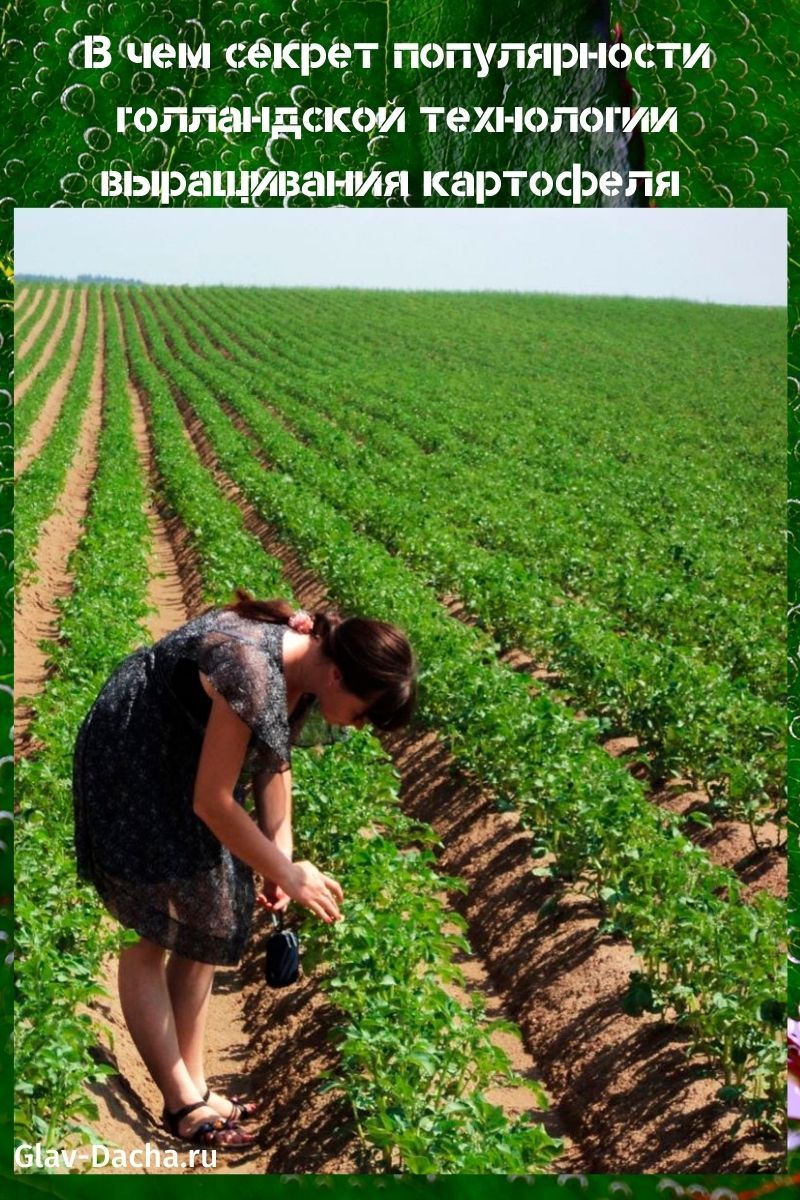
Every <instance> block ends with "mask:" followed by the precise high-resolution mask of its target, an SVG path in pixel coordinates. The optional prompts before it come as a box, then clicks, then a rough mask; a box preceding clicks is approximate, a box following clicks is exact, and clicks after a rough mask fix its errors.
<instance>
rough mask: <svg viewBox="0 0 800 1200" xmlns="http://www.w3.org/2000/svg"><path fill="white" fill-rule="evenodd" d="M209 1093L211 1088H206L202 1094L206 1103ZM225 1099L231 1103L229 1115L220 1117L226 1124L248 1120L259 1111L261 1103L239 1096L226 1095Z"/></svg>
mask: <svg viewBox="0 0 800 1200" xmlns="http://www.w3.org/2000/svg"><path fill="white" fill-rule="evenodd" d="M210 1095H211V1088H206V1094H205V1096H203V1099H204V1100H205V1102H206V1104H207V1103H208V1099H209V1096H210ZM225 1099H226V1100H228V1101H229V1102H230V1103H231V1104H232V1105H233V1108H232V1109H231V1113H230V1116H228V1117H221V1118H220V1120H222V1121H224V1122H225V1124H226V1125H235V1124H236V1123H237V1121H249V1120H250V1119H251V1117H255V1116H256V1115H257V1114H258V1113H259V1112H260V1111H261V1103H260V1101H258V1100H242V1098H241V1096H226V1097H225Z"/></svg>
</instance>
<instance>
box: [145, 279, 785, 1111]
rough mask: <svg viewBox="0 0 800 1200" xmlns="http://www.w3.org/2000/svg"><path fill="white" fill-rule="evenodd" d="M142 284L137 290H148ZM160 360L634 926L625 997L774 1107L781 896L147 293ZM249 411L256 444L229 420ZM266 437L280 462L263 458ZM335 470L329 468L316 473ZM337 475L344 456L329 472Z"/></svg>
mask: <svg viewBox="0 0 800 1200" xmlns="http://www.w3.org/2000/svg"><path fill="white" fill-rule="evenodd" d="M134 295H136V293H134ZM136 307H137V311H138V317H139V320H140V321H141V323H142V328H143V330H144V332H145V334H146V337H147V339H148V346H149V353H150V354H151V355H152V359H153V363H154V364H155V365H156V366H157V368H158V369H159V371H160V372H161V373H162V374H163V375H164V377H165V378H166V379H168V380H169V381H170V384H171V386H172V388H173V389H174V391H175V393H176V395H177V396H179V397H180V398H181V399H182V401H183V402H185V403H186V404H188V405H190V406H191V408H192V409H193V411H194V413H195V414H196V415H197V417H198V418H199V420H200V421H201V422H202V425H203V427H204V429H205V432H206V436H207V437H208V438H209V440H210V443H211V445H212V446H213V449H214V453H215V454H216V455H217V456H218V458H219V461H220V463H221V465H222V467H223V469H224V470H225V471H226V472H227V473H228V474H229V475H230V477H231V479H232V480H233V481H234V483H235V484H236V485H237V487H238V488H239V489H240V491H241V493H242V495H243V496H244V497H245V499H246V500H247V501H248V502H250V503H251V504H252V505H253V507H254V509H255V510H256V511H257V512H259V513H260V514H261V515H262V516H263V517H264V519H266V520H267V521H270V522H271V523H273V525H275V526H276V527H277V528H278V529H279V530H280V531H281V532H282V534H283V535H284V536H285V537H287V539H289V540H290V541H292V542H293V543H294V544H295V545H296V546H297V548H298V550H299V551H300V552H301V554H302V555H303V557H304V559H305V561H306V562H307V563H308V565H309V567H310V568H311V569H312V570H314V571H316V572H317V573H318V574H319V576H320V577H321V578H323V579H324V580H325V581H326V584H327V585H328V586H329V588H330V589H331V592H332V594H334V595H335V596H337V598H338V599H339V601H340V602H341V603H342V604H343V605H344V606H345V607H347V608H350V609H355V610H361V611H366V612H370V613H373V614H374V615H376V616H383V617H386V618H387V619H391V620H394V621H397V622H398V623H400V624H401V625H402V626H403V627H405V628H406V629H407V631H408V633H409V635H410V637H411V638H412V641H413V643H414V645H415V647H416V649H417V651H418V654H419V657H420V660H421V662H422V664H423V671H422V703H421V716H422V718H423V719H424V720H425V721H426V723H428V724H430V725H432V726H433V727H435V728H437V729H439V730H441V731H444V732H443V736H445V737H446V740H447V742H448V744H449V746H450V748H451V749H452V751H453V753H454V754H455V756H456V758H457V759H458V760H459V761H460V762H461V764H462V765H464V766H466V767H467V768H468V769H470V770H473V771H475V772H476V773H477V774H478V776H479V777H480V778H482V779H483V780H484V782H485V783H486V784H487V785H488V786H490V787H491V788H492V789H493V790H494V792H495V793H496V794H497V796H498V798H499V799H500V800H501V802H503V803H505V804H507V805H509V806H513V807H515V808H517V809H518V810H519V812H520V814H521V816H522V818H523V820H524V821H525V823H526V824H527V825H528V826H529V827H530V828H531V829H532V830H533V831H534V832H535V835H536V841H537V854H541V855H544V854H545V853H547V852H551V853H553V854H554V856H555V858H556V866H555V867H540V868H538V869H539V870H541V871H547V872H554V873H557V874H559V875H560V876H561V877H562V878H563V879H564V880H565V881H567V882H569V883H570V884H571V885H572V886H574V887H578V888H580V890H582V891H583V892H584V893H586V894H588V895H590V896H591V897H592V898H593V899H594V900H595V901H596V902H597V903H598V905H599V906H600V907H601V908H602V910H603V912H604V917H603V928H604V929H605V930H607V931H609V932H613V933H618V934H621V935H627V936H629V937H630V938H631V940H632V942H633V945H634V948H635V949H636V951H637V953H638V954H639V955H640V956H641V958H642V960H643V963H644V966H645V968H646V978H645V979H644V980H634V981H633V986H632V988H631V992H630V994H629V996H628V997H627V1003H628V1006H629V1007H631V1008H632V1009H638V1010H639V1011H642V1010H643V1009H645V1008H649V1009H652V1010H659V1011H666V1010H669V1011H670V1012H671V1013H672V1014H673V1015H674V1016H676V1017H677V1019H678V1020H679V1021H680V1022H681V1024H682V1025H683V1026H684V1027H685V1028H686V1029H687V1031H688V1032H689V1033H690V1035H691V1040H692V1045H693V1046H694V1048H695V1049H696V1050H698V1051H702V1052H704V1053H707V1054H708V1055H709V1056H710V1057H711V1058H712V1059H715V1060H716V1061H717V1063H718V1064H719V1065H720V1067H721V1070H722V1073H723V1078H724V1087H725V1089H726V1090H725V1091H724V1092H723V1095H724V1096H725V1097H726V1098H729V1099H733V1098H736V1097H746V1098H747V1099H748V1102H749V1111H751V1112H752V1113H753V1114H755V1115H759V1116H770V1117H772V1118H774V1117H775V1115H776V1114H777V1113H778V1112H779V1111H780V1107H781V1104H782V1100H781V1092H782V1075H781V1072H782V1067H781V1062H780V1059H781V1045H780V1036H779V1033H778V1029H777V1026H776V1025H775V1019H776V1013H777V1011H778V1009H780V1003H779V1001H778V999H777V998H778V997H780V996H781V995H782V993H783V984H782V970H783V967H782V962H781V955H780V953H779V947H780V944H781V940H782V927H783V920H784V917H783V906H782V905H781V904H780V903H779V902H778V901H776V900H775V899H774V898H772V897H770V896H768V895H765V894H761V895H758V896H757V897H756V898H755V900H754V902H753V904H752V905H746V904H744V903H743V901H742V896H741V885H740V883H739V881H738V880H737V879H736V877H735V876H734V875H733V874H732V873H731V872H729V871H726V870H724V869H722V868H717V867H714V866H713V865H711V864H710V863H709V861H708V858H707V856H706V855H705V854H704V853H703V852H702V851H701V850H699V849H698V848H697V847H696V846H694V845H693V844H692V843H691V842H690V841H689V840H688V839H686V838H685V837H683V835H682V834H681V833H680V830H679V828H678V823H677V821H676V819H675V818H674V817H673V816H672V815H671V814H668V813H665V812H663V811H660V810H656V809H655V808H654V807H653V806H651V805H650V804H649V803H648V802H647V801H646V798H645V797H644V795H643V792H642V789H641V787H640V785H639V784H638V783H637V782H636V781H635V780H634V779H632V778H631V777H630V775H629V774H628V773H627V772H626V771H625V770H624V769H622V768H621V767H620V765H619V764H618V763H616V762H614V761H612V760H611V759H609V757H608V755H606V754H605V753H604V752H603V751H602V750H601V749H600V748H599V747H598V746H597V745H596V742H595V734H596V722H592V721H583V722H578V721H576V720H575V719H574V716H573V714H572V713H571V712H570V710H569V709H567V708H566V707H565V706H562V705H559V704H556V703H554V702H553V701H552V700H550V699H549V698H548V697H547V696H538V697H536V698H532V697H531V696H530V695H529V692H528V687H527V684H526V682H525V681H524V680H523V679H522V678H521V677H519V676H518V675H516V674H515V673H513V672H511V671H509V670H507V669H505V668H504V667H503V666H502V665H500V664H498V663H497V660H496V658H495V655H494V646H493V644H492V643H491V642H489V641H488V639H486V638H485V637H482V636H481V635H480V633H479V632H478V631H475V630H472V629H468V628H466V627H464V626H462V625H460V624H458V623H456V622H453V621H452V620H450V619H449V618H448V617H447V616H446V614H445V613H444V612H443V610H442V608H441V606H440V605H439V604H438V603H437V602H436V600H435V598H434V597H433V596H432V594H431V593H430V591H429V589H427V588H426V587H425V586H424V584H423V583H422V582H421V581H420V580H419V579H418V578H417V577H416V576H415V575H414V574H413V573H412V572H410V571H409V570H408V569H407V568H406V567H405V565H404V564H403V563H402V562H401V561H400V560H399V559H398V558H397V557H396V556H392V555H391V554H390V553H389V552H388V551H387V550H386V549H385V548H384V547H382V546H380V545H379V544H377V543H375V542H374V541H372V540H371V539H370V538H368V537H367V536H365V535H364V534H361V533H359V532H357V531H356V530H354V529H353V527H352V525H351V524H350V523H349V522H348V521H347V520H346V519H345V518H344V517H343V516H342V515H341V513H339V512H337V511H336V510H335V509H333V508H332V507H331V505H330V504H328V503H327V502H326V501H325V500H324V499H323V498H322V497H321V496H320V494H319V490H318V488H316V487H312V486H310V485H308V484H307V483H304V482H302V481H301V479H300V478H299V477H298V475H297V474H296V473H295V472H294V469H293V465H294V463H295V461H296V453H297V450H298V443H297V442H296V440H295V439H294V438H292V437H291V435H290V434H288V433H287V432H286V430H285V429H283V427H282V426H280V424H279V423H277V422H275V421H274V420H273V419H272V418H271V417H270V416H269V414H268V413H267V411H266V410H265V409H264V406H263V405H262V404H260V402H258V401H257V400H254V399H253V398H252V395H251V394H250V387H249V386H245V385H243V384H239V383H235V382H232V380H231V374H230V371H229V364H228V363H227V362H225V363H220V364H217V363H216V362H215V361H213V360H211V361H209V360H207V359H206V357H205V356H204V355H199V354H197V353H195V352H194V351H193V350H192V347H191V346H190V344H189V343H188V342H187V341H186V339H185V338H184V337H183V335H182V333H181V331H180V329H179V327H177V326H176V325H175V323H174V322H171V321H170V320H169V318H168V317H167V316H164V318H163V323H164V326H165V328H166V329H167V330H168V336H169V340H170V344H169V345H168V344H167V341H166V340H165V337H164V335H163V333H162V330H161V328H160V323H159V319H157V318H156V316H155V315H154V311H153V310H151V309H150V306H149V305H148V304H147V303H142V301H141V297H139V298H138V299H137V304H136ZM221 402H224V403H225V404H229V405H231V406H232V407H233V408H235V409H236V410H237V411H238V412H240V413H241V414H243V415H244V416H245V417H246V419H247V421H248V423H252V428H253V430H256V431H257V435H258V439H257V442H256V440H255V439H254V437H252V436H245V435H244V434H243V433H241V432H240V431H239V430H238V429H237V428H236V427H235V426H234V424H233V423H232V422H231V420H230V419H229V418H228V416H227V415H226V414H225V411H224V410H223V407H222V403H221ZM259 445H260V447H261V449H262V450H263V451H265V452H266V453H267V455H268V456H269V459H270V461H271V463H272V464H273V465H274V467H275V470H273V471H269V470H267V471H265V470H264V467H263V465H262V464H261V463H260V462H259V461H258V460H257V459H256V457H255V456H254V450H256V449H257V448H258V446H259ZM325 469H326V467H325V464H324V463H321V464H320V470H321V471H324V470H325ZM327 469H328V470H329V471H330V472H332V473H333V474H334V475H336V474H337V472H336V468H335V467H329V468H327Z"/></svg>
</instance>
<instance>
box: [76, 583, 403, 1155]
mask: <svg viewBox="0 0 800 1200" xmlns="http://www.w3.org/2000/svg"><path fill="white" fill-rule="evenodd" d="M237 595H238V600H237V602H236V603H235V604H233V605H230V606H228V607H227V608H223V609H212V610H210V611H208V612H206V613H204V614H203V615H202V616H200V617H198V618H196V619H195V620H193V621H190V622H189V623H188V624H186V625H184V626H182V627H181V628H180V629H177V630H175V631H174V632H173V633H170V634H169V635H168V636H167V637H165V638H163V639H162V640H161V641H160V642H157V643H156V644H155V645H154V646H152V647H149V648H145V649H141V650H137V651H136V652H135V653H134V654H132V655H131V656H130V657H129V658H127V659H126V660H125V661H124V662H123V663H122V664H121V666H120V667H119V668H118V669H117V671H116V672H115V673H114V675H113V676H112V677H111V679H110V680H109V681H108V683H107V684H106V685H105V687H104V688H103V690H102V692H101V693H100V695H99V697H98V698H97V700H96V701H95V703H94V706H93V707H92V709H91V712H90V713H89V715H88V716H87V718H86V720H85V721H84V723H83V726H82V728H81V731H80V733H79V735H78V740H77V744H76V749H75V770H74V789H73V790H74V799H75V845H76V853H77V865H78V873H79V874H80V875H81V877H82V878H84V879H86V880H89V881H91V882H92V883H93V884H94V886H95V887H96V888H97V891H98V893H99V895H100V897H101V899H102V900H103V902H104V904H105V906H106V907H107V908H108V910H109V911H110V912H111V913H112V914H113V915H114V916H115V917H116V918H117V919H118V920H119V921H120V922H121V924H122V925H124V926H125V927H126V928H129V929H134V930H136V932H137V933H139V935H140V939H139V941H138V942H137V943H136V944H135V945H130V946H126V947H125V948H124V949H123V950H122V952H121V954H120V961H119V992H120V1000H121V1003H122V1010H123V1013H124V1016H125V1020H126V1022H127V1025H128V1028H129V1030H130V1033H131V1036H132V1038H133V1040H134V1042H135V1044H136V1046H137V1048H138V1050H139V1053H140V1054H141V1056H142V1058H143V1060H144V1062H145V1065H146V1066H147V1068H148V1070H149V1071H150V1073H151V1075H152V1076H153V1079H154V1080H155V1082H156V1083H157V1085H158V1087H159V1089H160V1091H161V1093H162V1095H163V1097H164V1123H165V1126H166V1127H167V1129H169V1130H170V1131H171V1132H172V1133H173V1134H174V1135H175V1136H177V1137H181V1138H184V1139H186V1140H189V1141H194V1142H199V1143H203V1144H209V1145H214V1146H217V1147H222V1146H243V1145H249V1144H250V1143H251V1142H252V1141H254V1140H255V1139H254V1137H253V1136H252V1135H251V1134H250V1133H248V1132H246V1131H245V1130H243V1129H242V1128H240V1126H239V1122H240V1121H241V1120H243V1119H245V1118H247V1117H250V1116H252V1115H253V1114H254V1112H255V1111H256V1106H255V1105H245V1104H242V1103H239V1102H238V1101H237V1100H236V1098H235V1097H234V1098H232V1099H228V1098H227V1097H225V1096H222V1095H219V1094H217V1093H216V1092H211V1091H210V1090H209V1089H208V1088H207V1086H206V1081H205V1072H204V1068H203V1038H204V1029H205V1021H206V1013H207V1009H208V1001H209V997H210V994H211V986H212V981H213V976H214V966H215V964H221V965H231V964H234V963H236V962H238V960H239V958H240V957H241V954H242V951H243V949H244V945H245V943H246V941H247V936H248V933H249V930H250V922H251V916H252V909H253V902H254V888H253V875H252V872H253V871H256V872H258V874H259V875H261V876H262V877H263V878H264V880H265V885H264V895H265V903H266V905H267V907H269V908H271V909H272V910H273V911H280V910H281V909H283V908H285V907H286V905H288V903H289V902H290V900H296V901H297V902H298V903H299V904H302V905H303V906H304V907H306V908H308V909H310V910H311V912H313V913H315V914H316V915H317V916H318V917H320V918H321V919H322V920H323V921H328V922H332V921H336V920H338V919H339V916H340V910H339V904H340V902H341V901H342V889H341V887H340V886H339V884H338V883H337V882H336V880H335V879H332V878H331V877H330V876H328V875H325V874H323V873H322V872H321V871H319V870H318V869H317V868H316V867H315V866H313V865H312V864H311V863H309V862H298V863H296V862H293V861H292V829H291V773H290V769H289V768H290V755H291V750H290V743H291V741H292V739H293V738H294V737H296V735H297V733H298V731H299V727H300V725H301V723H302V720H303V718H304V717H305V716H306V714H307V712H308V709H309V707H310V706H311V704H313V703H314V701H316V702H317V703H318V705H319V710H320V713H321V716H322V717H323V719H324V720H325V721H327V722H328V723H330V724H332V725H352V726H355V727H356V728H357V729H360V728H361V727H362V726H363V725H365V724H367V723H370V724H372V725H374V726H376V727H377V728H379V729H395V728H399V727H400V726H402V725H404V724H406V722H407V721H408V720H409V718H410V716H411V713H412V711H413V708H414V701H415V694H416V684H415V664H414V657H413V653H412V651H411V647H410V646H409V644H408V641H407V639H406V637H405V635H404V634H403V633H401V632H400V630H398V629H396V628H395V627H394V626H392V625H387V624H385V623H384V622H381V621H371V620H367V619H364V618H359V617H355V618H350V619H348V620H343V621H340V620H338V619H337V618H333V617H331V616H329V615H327V614H325V613H317V614H316V615H315V616H314V617H313V619H312V618H311V617H309V616H308V615H307V614H304V613H303V614H298V613H294V612H293V610H292V609H291V607H290V606H289V605H288V604H286V603H285V602H283V601H279V600H277V601H276V600H271V601H257V600H253V599H252V598H251V597H249V596H248V595H247V594H246V593H244V592H241V591H240V592H238V593H237ZM243 775H249V777H250V778H251V779H252V787H253V793H254V798H255V806H256V814H257V823H256V822H255V821H253V820H252V819H251V818H250V816H249V815H248V813H247V812H246V811H245V810H244V808H243V807H242V805H243V800H244V786H243V782H242V778H241V777H242V776H243ZM167 952H169V953H167Z"/></svg>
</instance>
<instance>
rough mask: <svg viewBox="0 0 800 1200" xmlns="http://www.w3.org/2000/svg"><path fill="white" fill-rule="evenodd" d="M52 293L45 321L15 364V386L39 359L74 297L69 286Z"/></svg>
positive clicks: (24, 377)
mask: <svg viewBox="0 0 800 1200" xmlns="http://www.w3.org/2000/svg"><path fill="white" fill-rule="evenodd" d="M53 295H54V300H53V307H52V309H51V312H50V315H49V317H48V319H47V321H46V322H45V324H44V325H43V326H42V328H41V329H40V331H39V333H38V334H37V336H36V338H35V340H34V342H33V343H32V345H31V346H29V347H28V349H27V350H26V352H25V355H24V357H23V358H21V359H20V360H19V362H18V364H17V367H16V370H15V372H14V382H15V384H16V386H17V387H19V385H20V383H22V381H23V379H26V378H27V376H28V375H29V374H30V373H31V371H32V370H33V368H34V366H35V365H36V363H37V362H38V361H39V359H40V356H41V355H42V353H43V351H44V348H45V346H46V345H47V343H48V341H49V340H50V338H51V336H52V334H53V330H54V328H55V326H56V325H57V324H58V322H59V319H60V318H61V316H62V315H63V314H64V313H65V312H67V311H68V310H69V308H70V306H71V305H72V302H73V299H74V295H73V293H72V290H71V289H70V288H60V289H58V290H57V291H56V290H55V289H54V291H53V292H51V296H53Z"/></svg>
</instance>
